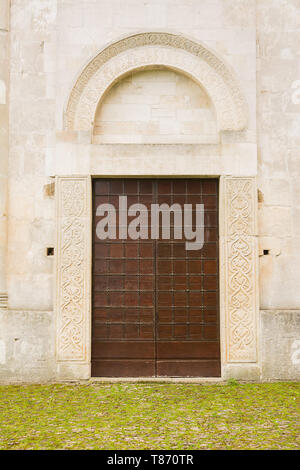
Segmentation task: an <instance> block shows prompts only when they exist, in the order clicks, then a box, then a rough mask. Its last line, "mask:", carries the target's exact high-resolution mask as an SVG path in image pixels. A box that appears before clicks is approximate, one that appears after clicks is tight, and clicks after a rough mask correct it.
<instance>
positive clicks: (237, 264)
mask: <svg viewBox="0 0 300 470" xmlns="http://www.w3.org/2000/svg"><path fill="white" fill-rule="evenodd" d="M223 184H224V188H223V194H224V205H225V207H224V213H223V224H224V240H223V246H224V251H225V253H224V265H225V269H224V274H225V278H224V281H223V283H224V284H223V285H224V294H225V305H224V310H225V336H226V361H227V362H257V318H258V288H257V228H256V205H257V202H256V198H257V190H256V181H255V178H251V177H250V178H242V177H236V178H234V177H226V178H224V179H223Z"/></svg>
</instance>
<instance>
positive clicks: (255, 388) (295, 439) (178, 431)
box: [0, 382, 300, 450]
mask: <svg viewBox="0 0 300 470" xmlns="http://www.w3.org/2000/svg"><path fill="white" fill-rule="evenodd" d="M299 431H300V429H299V384H298V383H291V382H289V383H268V384H266V383H263V384H239V383H229V384H213V385H210V384H205V385H202V384H178V383H176V384H172V383H160V384H159V383H147V384H146V383H143V384H141V383H119V384H108V383H106V384H103V383H93V384H84V385H82V384H80V385H79V384H78V385H66V384H55V385H8V386H0V449H110V450H114V449H120V450H121V449H188V450H192V449H298V448H299V435H300V432H299Z"/></svg>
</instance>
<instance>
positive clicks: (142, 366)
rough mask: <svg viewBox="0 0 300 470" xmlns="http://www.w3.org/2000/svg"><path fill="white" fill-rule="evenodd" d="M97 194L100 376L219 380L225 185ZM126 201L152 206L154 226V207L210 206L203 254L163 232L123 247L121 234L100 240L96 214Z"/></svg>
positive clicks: (184, 183) (96, 352) (176, 183)
mask: <svg viewBox="0 0 300 470" xmlns="http://www.w3.org/2000/svg"><path fill="white" fill-rule="evenodd" d="M93 195H94V196H93V197H94V217H93V236H94V239H93V325H92V375H93V376H119V377H121V376H128V377H135V376H153V377H154V376H179V377H184V376H186V377H188V376H219V375H220V339H219V298H218V297H219V295H218V292H219V285H218V181H217V180H215V179H213V180H212V179H178V180H176V179H173V180H171V179H164V180H159V179H157V180H155V179H151V180H150V179H149V180H148V179H140V180H139V179H99V180H94V184H93ZM120 195H126V196H127V202H128V207H129V206H130V205H131V204H135V203H137V202H138V203H142V204H144V205H145V206H146V208H147V210H148V219H147V220H148V226H149V227H150V222H151V220H150V212H151V211H150V209H151V204H154V203H157V204H162V203H166V204H168V205H169V206H171V205H172V204H174V203H175V204H176V203H178V204H180V205H181V206H182V205H183V204H193V207H194V208H195V204H200V203H202V204H204V211H205V212H204V222H205V229H204V232H205V234H204V235H205V243H204V246H203V248H202V249H201V250H198V251H189V250H186V249H185V242H186V240H185V239H184V238H182V239H180V240H174V238H171V239H170V240H165V239H163V238H162V233H161V232H160V233H159V238H158V239H157V240H151V239H147V240H141V239H139V240H130V239H125V240H122V239H120V238H119V229H120V227H117V238H116V239H115V240H99V239H97V237H96V236H95V231H96V224H97V222H98V220H100V217H97V216H96V215H95V212H96V208H97V207H98V205H99V204H103V203H111V204H113V205H114V206H115V207H118V199H119V196H120ZM116 215H117V221H118V217H119V210H117V211H116ZM193 217H194V220H195V210H193ZM134 218H135V217H128V223H130V221H131V220H132V219H134ZM171 221H172V223H171V227H173V225H174V220H171ZM149 232H150V230H149ZM171 234H172V228H171ZM149 237H150V233H149Z"/></svg>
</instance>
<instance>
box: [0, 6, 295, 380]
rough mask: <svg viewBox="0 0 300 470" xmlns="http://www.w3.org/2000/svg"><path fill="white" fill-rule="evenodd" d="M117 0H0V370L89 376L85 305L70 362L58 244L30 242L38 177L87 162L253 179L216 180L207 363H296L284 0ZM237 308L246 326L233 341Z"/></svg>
mask: <svg viewBox="0 0 300 470" xmlns="http://www.w3.org/2000/svg"><path fill="white" fill-rule="evenodd" d="M121 3H122V6H121V7H120V1H119V0H99V1H95V0H61V1H57V0H43V1H42V0H11V1H10V2H9V1H8V0H0V154H1V159H0V312H1V313H0V315H1V320H0V371H1V372H0V377H1V380H12V381H13V380H26V381H39V380H51V379H53V378H62V379H76V378H88V377H89V374H90V369H89V339H88V338H89V332H88V328H89V323H88V322H89V318H87V322H86V323H85V326H84V327H82V328H87V329H86V330H84V331H83V329H81V336H80V338H81V340H80V341H81V344H80V348H81V349H79V352H78V351H77V352H76V354H77V356H76V354H75V356H76V358H75V362H73V363H72V357H71V356H72V354H71V353H70V350H68V351H67V352H68V354H69V355H68V354H66V351H65V350H62V349H61V348H62V346H61V345H62V343H61V342H60V341H61V339H62V338H61V336H59V334H56V332H57V331H59V329H57V327H56V326H55V313H54V311H55V312H56V314H57V313H58V310H57V307H58V300H57V299H59V298H60V297H59V295H58V296H57V295H56V294H55V291H56V290H57V288H58V284H59V281H58V280H57V274H58V273H57V272H55V259H56V256H58V260H61V259H62V258H59V256H60V255H61V253H60V254H59V253H57V251H55V256H54V257H47V256H46V247H48V246H49V247H52V246H53V247H55V250H56V248H57V240H60V236H61V232H60V229H61V227H62V226H61V223H62V220H61V219H60V220H58V218H59V217H60V216H59V217H58V216H57V214H58V212H56V213H55V200H56V201H57V202H59V201H60V200H59V198H58V196H57V191H56V190H55V191H54V194H53V191H52V189H51V191H50V192H49V191H48V190H45V188H50V187H51V188H53V177H57V179H58V180H59V181H60V178H64V177H69V178H71V179H72V178H73V179H74V178H75V180H76V178H79V179H81V180H82V181H88V180H89V178H90V176H93V175H98V176H99V175H106V176H116V175H124V176H126V175H128V176H133V175H143V176H163V175H167V176H173V175H174V176H183V175H190V176H202V177H203V176H219V177H220V178H221V181H222V183H221V186H222V184H223V182H224V181H225V180H226V181H232V180H233V181H236V182H238V180H239V179H240V181H242V182H247V181H251V182H253V187H254V186H255V180H257V187H258V189H259V199H258V201H256V192H255V191H252V190H251V191H252V192H251V197H250V196H248V197H246V204H244V202H245V201H244V195H242V194H240V196H238V197H236V199H235V196H234V189H233V188H231V190H229V189H230V188H229V186H230V185H229V186H228V189H226V190H224V186H222V189H221V199H220V212H221V213H220V218H221V221H222V224H221V226H222V227H223V229H224V233H220V240H221V250H223V251H222V253H223V254H222V256H221V266H220V268H221V285H222V286H223V287H222V288H221V299H220V300H221V344H222V371H223V372H222V373H223V378H224V379H226V378H230V377H235V378H238V379H245V380H260V379H263V380H269V379H270V380H276V379H295V378H298V377H299V362H298V357H299V356H298V352H297V351H298V349H299V343H298V342H299V341H300V331H299V322H298V319H299V313H298V312H299V309H300V289H299V277H300V250H299V246H300V189H299V188H300V184H299V182H300V164H299V146H300V121H299V113H300V59H299V40H300V34H299V29H300V11H299V1H298V0H288V1H284V2H283V1H278V0H260V1H255V0H250V1H249V0H230V1H229V0H202V1H201V2H199V0H189V1H186V0H176V2H175V1H174V0H153V1H151V2H150V1H147V2H141V1H139V0H128V1H126V2H121ZM9 4H10V5H11V8H10V11H9ZM158 65H160V66H161V65H163V66H164V69H161V68H160V69H159V70H158V69H157V66H158ZM86 66H87V67H86ZM144 67H146V68H147V69H145V70H144ZM141 68H142V70H140V69H141ZM128 73H129V75H128ZM124 74H125V75H124ZM99 100H100V103H99ZM64 117H65V119H64ZM76 126H77V127H76ZM8 156H9V158H8ZM237 184H238V183H237ZM251 184H252V183H251ZM56 189H57V188H56ZM7 190H8V191H7ZM245 193H246V194H247V190H246V191H245ZM7 194H8V196H7ZM89 198H90V194H89V193H88V192H87V193H86V194H85V201H89V200H90V199H89ZM225 201H227V202H226V204H225ZM236 201H237V202H236ZM243 201H244V202H243ZM235 204H236V205H235ZM256 204H257V205H256ZM246 206H247V207H246ZM250 206H251V209H250V212H249V214H248V215H247V216H245V209H247V210H248V209H249V207H250ZM235 208H239V210H238V211H237V212H238V214H237V215H236V217H235V220H236V221H239V222H240V224H241V225H238V229H237V230H236V232H235V234H231V233H230V230H231V228H230V224H231V222H230V220H229V219H230V217H232V214H233V212H235ZM256 209H258V231H256V228H255V219H256ZM232 211H233V212H232ZM247 217H248V219H247ZM233 218H234V217H233ZM246 219H247V223H246V227H248V229H249V227H251V233H243V227H244V225H243V221H245V220H246ZM252 222H253V223H252ZM233 223H235V222H234V221H233ZM84 224H86V237H89V235H90V234H89V233H88V230H89V229H88V221H87V219H85V220H84ZM56 227H60V229H59V230H57V228H56ZM248 229H246V231H247V230H248ZM226 231H227V232H226ZM226 233H227V234H229V235H230V237H231V235H234V236H236V237H239V236H240V238H241V239H242V241H243V244H240V245H238V247H237V246H236V245H234V243H235V241H236V240H233V239H230V240H229V239H228V238H227V239H226ZM224 237H225V238H224ZM230 237H229V238H230ZM86 240H88V238H87V239H86ZM257 246H258V248H259V249H258V251H256V250H257ZM226 250H227V251H226ZM243 250H244V251H243ZM258 254H259V257H258ZM243 256H245V260H244V261H245V263H244V264H243V263H242V261H241V257H243ZM235 257H237V258H235ZM235 259H237V260H238V261H239V263H240V266H242V267H243V268H244V269H246V270H247V269H248V271H247V273H246V278H247V276H248V281H247V282H246V281H245V279H244V278H243V279H244V280H243V279H242V276H241V270H240V271H239V270H238V269H237V268H236V266H237V265H235V264H234V260H235ZM230 260H231V262H230ZM258 264H259V269H258ZM87 266H88V263H87ZM88 269H89V268H88V267H86V266H85V267H84V269H83V270H82V271H81V272H83V273H85V275H86V276H87V277H86V279H88V275H87V272H88V271H87V270H88ZM258 271H259V272H258ZM234 288H238V289H240V288H241V289H242V290H243V296H238V293H236V294H234V292H233V291H234ZM258 290H259V293H260V299H259V302H258V298H257V293H258ZM88 291H89V286H88V281H87V287H84V293H83V298H82V299H83V304H84V305H85V306H86V307H85V308H87V310H85V312H84V313H86V312H87V311H88V307H87V306H88V301H89V298H88V294H87V292H88ZM7 292H8V301H7ZM235 295H236V298H235V297H234V296H235ZM240 298H241V299H242V302H240V303H239V302H238V301H237V300H238V299H240ZM7 306H8V310H5V309H6V308H7ZM60 308H61V309H62V310H63V307H62V304H61V305H60ZM237 308H240V311H238V313H239V314H241V316H239V315H237V316H236V313H237V310H236V309H237ZM259 309H261V310H262V311H261V312H260V313H259ZM62 310H60V312H61V311H62ZM237 317H238V318H239V319H241V318H242V319H243V318H244V320H239V321H241V323H243V325H242V326H243V327H245V325H246V324H247V327H249V326H250V329H251V332H252V333H253V334H254V336H253V337H252V336H251V335H250V336H249V335H248V336H249V337H248V339H249V338H250V337H251V340H250V342H248V343H247V344H248V346H247V347H245V348H244V350H243V351H242V348H240V349H239V350H237V348H236V341H239V340H240V341H241V342H242V339H243V338H237V337H236V336H235V335H234V333H233V330H234V326H233V323H234V322H235V321H236V318H237ZM59 325H60V324H59ZM60 327H62V328H63V326H62V325H60ZM230 328H231V330H230ZM239 331H241V330H239ZM243 331H244V330H243ZM84 335H86V336H84ZM56 336H57V337H56ZM242 336H243V335H242ZM246 336H247V335H246ZM246 336H245V337H246ZM84 338H85V339H84ZM297 341H298V342H297ZM55 344H56V345H57V346H56V347H57V348H58V349H57V353H58V356H59V357H60V360H61V361H60V362H56V359H55V357H54V356H55V354H54V351H55ZM85 346H86V348H87V349H84V347H85ZM71 352H72V351H71ZM242 356H243V357H242ZM76 361H77V362H76ZM80 361H81V362H80ZM236 361H237V362H236Z"/></svg>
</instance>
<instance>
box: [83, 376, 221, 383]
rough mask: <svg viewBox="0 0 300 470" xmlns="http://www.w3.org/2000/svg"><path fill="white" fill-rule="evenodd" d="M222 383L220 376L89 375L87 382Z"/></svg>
mask: <svg viewBox="0 0 300 470" xmlns="http://www.w3.org/2000/svg"><path fill="white" fill-rule="evenodd" d="M97 382H101V383H122V382H134V383H138V382H140V383H145V382H150V383H151V382H154V383H222V382H224V379H222V377H91V378H90V379H89V380H88V383H97Z"/></svg>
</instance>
